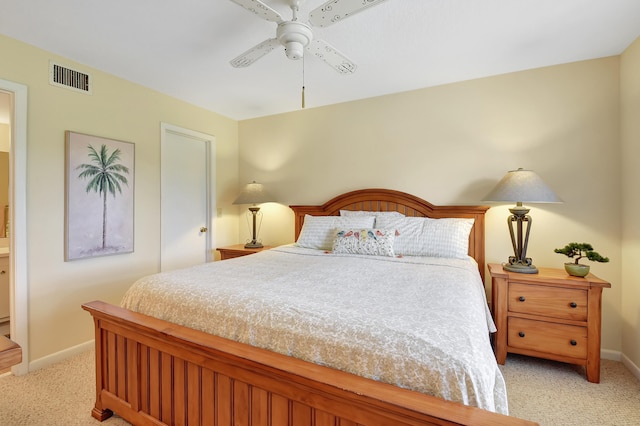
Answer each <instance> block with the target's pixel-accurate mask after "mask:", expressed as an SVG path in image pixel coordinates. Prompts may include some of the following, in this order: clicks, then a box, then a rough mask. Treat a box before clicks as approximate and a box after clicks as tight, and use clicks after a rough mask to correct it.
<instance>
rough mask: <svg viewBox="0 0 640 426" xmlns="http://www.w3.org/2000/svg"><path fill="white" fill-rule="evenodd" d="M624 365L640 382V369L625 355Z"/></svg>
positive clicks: (623, 358)
mask: <svg viewBox="0 0 640 426" xmlns="http://www.w3.org/2000/svg"><path fill="white" fill-rule="evenodd" d="M622 364H624V366H625V367H627V368H628V369H629V371H631V374H633V375H634V376H636V378H637V379H638V380H640V368H639V367H638V366H637V365H635V364H634V363H633V362H632V361H631V360H630V359H629V358H628V357H626V356H625V355H624V354H623V355H622Z"/></svg>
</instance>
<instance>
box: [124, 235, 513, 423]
mask: <svg viewBox="0 0 640 426" xmlns="http://www.w3.org/2000/svg"><path fill="white" fill-rule="evenodd" d="M122 305H123V306H124V307H125V308H128V309H131V310H134V311H137V312H141V313H144V314H147V315H150V316H153V317H156V318H161V319H165V320H168V321H171V322H173V323H177V324H181V325H185V326H188V327H191V328H194V329H198V330H202V331H205V332H208V333H211V334H215V335H218V336H222V337H225V338H228V339H233V340H236V341H240V342H243V343H248V344H251V345H253V346H257V347H261V348H266V349H269V350H272V351H275V352H279V353H282V354H286V355H290V356H294V357H297V358H300V359H303V360H306V361H311V362H314V363H317V364H322V365H327V366H330V367H332V368H336V369H340V370H344V371H347V372H351V373H354V374H358V375H360V376H364V377H368V378H372V379H375V380H379V381H383V382H386V383H390V384H393V385H396V386H399V387H403V388H408V389H412V390H416V391H419V392H423V393H427V394H430V395H435V396H438V397H441V398H444V399H448V400H452V401H457V402H461V403H463V404H467V405H473V406H477V407H480V408H484V409H487V410H491V411H496V412H499V413H503V414H507V410H508V409H507V396H506V388H505V383H504V379H503V377H502V374H501V372H500V370H499V369H498V365H497V363H496V360H495V357H494V355H493V351H492V349H491V346H490V342H489V332H490V331H494V330H495V327H494V325H493V321H492V320H491V316H490V315H489V312H488V308H487V302H486V297H485V293H484V288H483V286H482V282H481V280H480V275H479V273H478V269H477V264H476V263H475V262H474V261H473V260H472V259H469V260H468V261H465V260H459V259H437V258H415V257H405V258H390V257H379V256H362V255H335V254H328V253H324V252H322V251H317V250H309V249H302V248H299V247H295V246H293V245H291V246H283V247H279V248H275V249H272V250H268V251H263V252H260V253H258V254H254V255H251V256H245V257H239V258H235V259H230V260H225V261H222V262H213V263H208V264H205V265H200V266H196V267H193V268H188V269H182V270H177V271H172V272H164V273H160V274H155V275H151V276H148V277H145V278H143V279H140V280H139V281H137V282H136V283H135V284H134V285H133V286H132V287H131V289H130V290H129V291H128V292H127V294H126V295H125V297H124V299H123V302H122Z"/></svg>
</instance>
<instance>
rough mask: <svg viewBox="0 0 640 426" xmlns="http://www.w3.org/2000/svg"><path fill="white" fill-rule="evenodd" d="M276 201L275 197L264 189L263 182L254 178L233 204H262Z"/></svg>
mask: <svg viewBox="0 0 640 426" xmlns="http://www.w3.org/2000/svg"><path fill="white" fill-rule="evenodd" d="M271 201H275V198H274V197H273V196H272V195H271V194H269V193H268V192H267V191H265V190H264V186H263V185H262V184H261V183H256V181H255V180H254V181H253V182H251V183H248V184H247V185H245V187H244V188H242V191H240V195H238V197H237V198H236V200H235V201H234V202H233V204H262V203H268V202H271Z"/></svg>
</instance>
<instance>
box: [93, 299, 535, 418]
mask: <svg viewBox="0 0 640 426" xmlns="http://www.w3.org/2000/svg"><path fill="white" fill-rule="evenodd" d="M82 307H83V309H85V310H87V311H89V312H90V313H91V315H92V316H93V318H94V322H95V344H96V404H95V407H94V409H93V411H92V415H93V417H95V418H96V419H98V420H100V421H102V420H104V419H106V418H108V417H110V416H111V415H112V414H113V413H114V412H116V413H118V415H120V416H121V417H123V418H124V419H126V420H128V421H129V422H131V423H133V424H135V425H234V426H235V425H246V426H258V425H272V426H280V425H293V426H307V425H309V426H311V425H315V426H321V425H333V426H337V425H340V426H350V425H353V426H355V425H367V426H378V425H379V426H383V425H387V426H388V425H534V424H535V423H532V422H528V421H525V420H521V419H517V418H513V417H508V416H504V415H500V414H495V413H491V412H489V411H485V410H481V409H478V408H474V407H468V406H464V405H461V404H457V403H454V402H450V401H445V400H442V399H439V398H435V397H432V396H428V395H424V394H420V393H417V392H412V391H408V390H405V389H400V388H398V387H395V386H391V385H387V384H384V383H380V382H376V381H373V380H369V379H365V378H362V377H358V376H354V375H352V374H349V373H345V372H342V371H337V370H334V369H331V368H328V367H323V366H319V365H315V364H312V363H308V362H305V361H301V360H298V359H295V358H291V357H288V356H284V355H280V354H277V353H273V352H269V351H266V350H262V349H257V348H253V347H251V346H248V345H245V344H241V343H237V342H233V341H229V340H227V339H223V338H220V337H217V336H212V335H209V334H206V333H203V332H199V331H196V330H192V329H189V328H186V327H182V326H179V325H175V324H172V323H169V322H167V321H162V320H158V319H155V318H151V317H149V316H146V315H142V314H138V313H134V312H131V311H129V310H127V309H123V308H120V307H118V306H114V305H110V304H108V303H104V302H100V301H95V302H90V303H86V304H84V305H82Z"/></svg>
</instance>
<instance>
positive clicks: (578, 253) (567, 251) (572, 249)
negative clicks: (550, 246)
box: [553, 243, 609, 277]
mask: <svg viewBox="0 0 640 426" xmlns="http://www.w3.org/2000/svg"><path fill="white" fill-rule="evenodd" d="M553 251H554V252H556V253H560V254H564V255H565V256H567V257H569V258H571V259H575V260H574V261H573V262H568V263H565V264H564V269H565V271H567V273H568V274H569V275H573V276H574V277H584V276H586V275H587V274H588V273H589V265H583V264H581V263H579V261H580V259H582V258H583V257H586V258H587V259H589V260H591V261H593V262H608V261H609V258H608V257H603V256H601V255H600V253H598V252H597V251H593V247H592V246H591V244H589V243H569V244H567V245H566V246H564V247H562V248H557V249H554V250H553Z"/></svg>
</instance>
